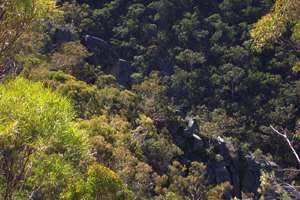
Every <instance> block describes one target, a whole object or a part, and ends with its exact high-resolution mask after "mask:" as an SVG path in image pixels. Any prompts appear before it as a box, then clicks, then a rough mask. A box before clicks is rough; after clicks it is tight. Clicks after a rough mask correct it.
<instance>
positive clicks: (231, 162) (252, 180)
mask: <svg viewBox="0 0 300 200" xmlns="http://www.w3.org/2000/svg"><path fill="white" fill-rule="evenodd" d="M173 130H174V129H173ZM171 133H172V136H173V140H174V143H175V144H176V145H177V146H178V147H179V148H181V150H182V151H183V152H184V155H183V156H182V157H181V158H179V160H180V161H181V162H182V161H183V162H184V164H188V163H190V162H193V161H199V162H203V163H205V164H206V165H207V166H208V167H207V174H206V183H207V184H208V185H215V184H219V183H222V182H225V181H229V182H231V184H232V185H233V187H234V192H233V195H236V196H238V197H240V195H241V192H252V193H254V194H256V195H258V194H257V189H258V187H259V185H260V175H261V171H262V170H264V171H268V170H271V169H273V168H274V167H277V165H276V164H275V163H272V162H267V161H258V160H256V159H255V157H254V156H253V155H252V154H248V155H244V154H243V153H241V152H240V151H239V150H235V149H234V148H233V147H232V145H230V142H229V141H226V139H224V138H222V137H217V138H216V139H211V138H206V137H204V136H199V135H198V134H199V128H198V125H197V123H196V121H195V120H193V119H189V121H188V125H187V126H186V127H177V130H175V131H171ZM212 155H215V158H213V157H212Z"/></svg>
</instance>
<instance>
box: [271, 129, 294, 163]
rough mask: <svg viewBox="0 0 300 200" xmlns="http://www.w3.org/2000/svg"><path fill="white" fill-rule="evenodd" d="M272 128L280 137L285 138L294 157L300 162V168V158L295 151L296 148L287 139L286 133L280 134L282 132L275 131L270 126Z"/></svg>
mask: <svg viewBox="0 0 300 200" xmlns="http://www.w3.org/2000/svg"><path fill="white" fill-rule="evenodd" d="M270 128H271V129H272V130H273V131H274V132H275V133H276V134H278V135H280V136H281V137H283V138H284V139H285V141H286V142H287V143H288V145H289V148H290V149H291V150H292V152H293V154H294V156H295V157H296V159H297V162H298V164H299V166H300V158H299V155H298V153H297V152H296V150H295V149H294V147H293V145H292V143H291V141H290V139H289V138H288V137H287V135H286V133H280V132H279V131H278V130H277V129H275V128H274V127H273V126H272V125H270Z"/></svg>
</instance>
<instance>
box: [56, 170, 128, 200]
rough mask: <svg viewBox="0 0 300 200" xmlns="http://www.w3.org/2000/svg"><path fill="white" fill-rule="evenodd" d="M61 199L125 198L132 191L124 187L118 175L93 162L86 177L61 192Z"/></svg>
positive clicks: (121, 199) (124, 199)
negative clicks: (66, 190)
mask: <svg viewBox="0 0 300 200" xmlns="http://www.w3.org/2000/svg"><path fill="white" fill-rule="evenodd" d="M61 197H62V199H73V200H75V199H88V200H92V199H93V200H94V199H96V200H98V199H99V200H101V199H105V200H126V199H128V200H129V199H131V198H132V197H133V193H132V192H131V191H130V190H128V189H127V188H126V186H125V185H124V183H123V182H122V180H121V179H120V178H119V177H118V175H117V174H116V173H115V172H113V171H111V170H110V169H108V168H106V167H104V166H102V165H100V164H93V165H91V166H90V167H89V169H88V172H87V179H86V180H85V181H84V182H83V181H80V180H79V181H78V182H77V185H75V186H72V187H71V188H70V190H69V191H68V192H66V193H64V194H62V196H61Z"/></svg>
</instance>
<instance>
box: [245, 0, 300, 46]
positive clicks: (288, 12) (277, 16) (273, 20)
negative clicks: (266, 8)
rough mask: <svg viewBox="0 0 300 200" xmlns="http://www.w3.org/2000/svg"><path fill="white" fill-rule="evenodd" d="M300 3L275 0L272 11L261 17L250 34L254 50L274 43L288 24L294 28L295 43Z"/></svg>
mask: <svg viewBox="0 0 300 200" xmlns="http://www.w3.org/2000/svg"><path fill="white" fill-rule="evenodd" d="M299 12H300V3H299V1H297V0H276V2H275V5H274V7H273V9H272V11H271V12H270V13H269V14H267V15H265V16H263V17H262V18H261V19H260V20H259V21H258V22H257V23H256V24H255V26H254V28H253V29H252V31H251V32H250V34H251V37H252V38H253V40H254V45H255V47H256V48H258V49H260V48H262V47H263V46H265V45H266V44H267V43H269V42H276V41H277V40H278V39H279V38H280V37H281V36H282V35H283V34H284V32H285V31H286V29H287V26H288V24H292V26H294V29H293V31H295V32H294V34H293V39H294V41H297V37H298V36H297V35H298V32H299V31H298V30H299V29H298V28H297V27H298V23H299V20H300V18H299Z"/></svg>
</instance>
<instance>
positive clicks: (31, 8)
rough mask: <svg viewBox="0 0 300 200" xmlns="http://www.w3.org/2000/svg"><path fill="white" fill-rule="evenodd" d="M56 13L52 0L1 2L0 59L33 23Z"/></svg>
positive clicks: (5, 0)
mask: <svg viewBox="0 0 300 200" xmlns="http://www.w3.org/2000/svg"><path fill="white" fill-rule="evenodd" d="M58 13H59V12H58V10H57V9H56V6H55V1H53V0H1V1H0V59H1V58H3V57H4V56H5V55H6V54H7V53H8V52H9V50H10V49H11V48H12V47H13V45H14V44H15V42H16V40H17V39H18V38H20V36H21V35H22V34H23V33H24V32H26V31H28V30H29V29H30V27H31V26H32V25H33V24H34V23H35V22H37V21H40V20H45V19H49V18H53V17H55V16H57V14H58Z"/></svg>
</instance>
